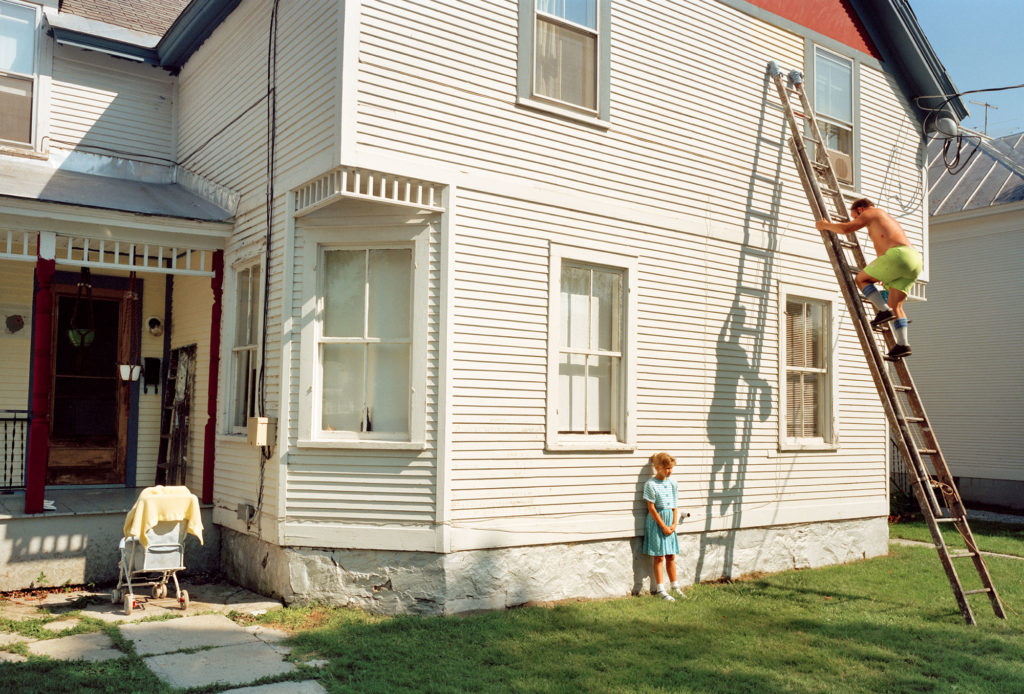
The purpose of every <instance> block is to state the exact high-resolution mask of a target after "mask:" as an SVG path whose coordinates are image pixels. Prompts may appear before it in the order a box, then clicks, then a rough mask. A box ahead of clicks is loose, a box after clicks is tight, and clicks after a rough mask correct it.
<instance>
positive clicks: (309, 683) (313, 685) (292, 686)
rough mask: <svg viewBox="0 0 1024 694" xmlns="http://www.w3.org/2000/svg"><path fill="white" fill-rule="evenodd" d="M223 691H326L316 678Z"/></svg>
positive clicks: (300, 693)
mask: <svg viewBox="0 0 1024 694" xmlns="http://www.w3.org/2000/svg"><path fill="white" fill-rule="evenodd" d="M224 691H225V692H230V694H326V692H327V690H326V689H324V688H323V687H322V686H321V685H320V683H319V682H317V681H316V680H305V681H303V682H277V683H275V684H261V685H260V686H258V687H242V688H241V689H225V690H224Z"/></svg>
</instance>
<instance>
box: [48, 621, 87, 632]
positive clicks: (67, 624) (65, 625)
mask: <svg viewBox="0 0 1024 694" xmlns="http://www.w3.org/2000/svg"><path fill="white" fill-rule="evenodd" d="M81 621H82V620H80V619H58V620H56V621H53V622H47V623H46V624H44V625H43V629H46V630H47V631H52V632H53V633H55V634H59V633H60V632H62V631H66V630H67V629H72V628H74V627H75V626H77V625H78V624H79V623H80V622H81Z"/></svg>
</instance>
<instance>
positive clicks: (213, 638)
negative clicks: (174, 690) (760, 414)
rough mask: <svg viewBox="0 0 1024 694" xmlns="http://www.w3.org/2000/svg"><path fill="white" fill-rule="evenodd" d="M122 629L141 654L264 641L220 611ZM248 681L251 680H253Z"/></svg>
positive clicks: (132, 625)
mask: <svg viewBox="0 0 1024 694" xmlns="http://www.w3.org/2000/svg"><path fill="white" fill-rule="evenodd" d="M121 633H122V634H123V635H124V637H125V638H126V639H128V640H129V641H131V642H132V644H134V646H135V652H136V653H138V654H139V655H156V654H160V653H173V652H174V651H181V650H185V649H191V648H212V647H218V646H238V645H242V644H253V643H262V642H261V641H260V640H259V639H257V638H256V637H255V636H254V635H253V634H250V633H249V632H247V631H246V630H245V629H244V628H243V627H240V626H239V625H237V624H235V623H234V622H232V621H231V620H230V619H228V618H227V617H225V616H224V615H219V614H205V615H197V616H195V617H182V618H181V619H168V620H166V621H160V622H143V623H139V624H126V625H124V626H123V627H121ZM275 657H278V656H275ZM278 658H279V657H278ZM246 681H249V682H251V681H252V680H246ZM175 686H184V685H175Z"/></svg>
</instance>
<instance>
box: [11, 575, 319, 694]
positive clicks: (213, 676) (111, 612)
mask: <svg viewBox="0 0 1024 694" xmlns="http://www.w3.org/2000/svg"><path fill="white" fill-rule="evenodd" d="M188 591H189V593H190V596H191V604H190V606H189V609H188V610H181V609H180V608H179V607H178V606H177V603H176V602H175V601H174V600H173V599H164V600H146V599H144V598H142V597H140V598H139V603H140V606H139V608H138V609H136V610H133V612H132V614H131V615H130V616H129V615H125V614H123V610H122V607H121V605H119V604H118V605H114V604H112V603H111V602H110V600H109V595H110V594H109V593H89V592H74V593H66V594H52V595H47V596H46V598H45V599H44V600H43V601H33V600H9V601H6V602H2V603H0V618H5V619H11V620H13V621H24V620H28V619H38V618H40V617H43V616H46V617H53V616H55V615H56V616H58V619H56V620H54V621H51V622H49V623H48V624H46V625H45V626H44V628H45V629H46V630H48V631H53V632H54V633H57V634H60V633H61V632H64V631H66V630H69V629H73V628H74V627H75V626H76V625H77V624H79V623H81V619H78V618H75V617H69V618H67V619H60V618H59V616H60V614H61V612H71V611H75V610H78V611H80V613H81V614H82V615H85V616H89V617H95V618H98V619H102V620H104V621H107V622H113V623H117V624H118V628H119V630H120V632H121V634H122V636H124V638H125V639H126V640H127V641H128V642H129V643H131V644H132V646H133V648H134V650H135V653H136V654H138V655H139V656H140V657H141V658H142V661H143V662H144V663H145V664H146V666H147V667H149V669H150V670H152V671H153V673H154V674H155V675H156V676H157V677H158V678H160V679H161V680H163V681H164V682H166V683H167V684H168V685H169V686H171V687H175V688H181V689H187V688H193V687H206V686H211V685H214V684H220V685H228V686H234V687H240V688H235V689H228V690H226V691H229V692H233V693H237V694H323V693H324V692H325V691H326V690H325V689H324V688H323V687H322V686H321V685H320V684H319V683H318V682H316V681H315V680H313V679H312V677H313V676H314V675H315V673H314V672H313V671H311V670H310V671H309V673H310V674H309V677H308V678H307V679H302V678H300V679H299V680H288V681H284V682H278V683H274V684H265V685H259V686H251V685H253V683H254V682H257V681H258V680H261V679H263V678H266V677H279V676H286V675H290V674H294V673H296V672H300V668H299V666H298V665H297V664H296V663H294V662H290V661H288V660H286V659H285V656H286V655H288V648H287V646H284V645H283V644H282V641H284V639H285V638H287V636H288V634H286V633H284V632H281V631H277V630H275V629H270V628H268V627H263V626H259V625H253V626H241V625H239V624H236V623H235V622H233V621H232V620H231V619H229V618H228V617H226V616H225V613H227V612H231V611H236V612H239V613H242V614H246V613H248V614H260V613H263V612H266V611H267V610H271V609H275V608H278V607H280V606H281V604H280V603H279V602H276V601H273V600H267V599H266V598H263V597H261V596H259V595H256V594H255V593H252V592H250V591H247V590H244V589H242V588H238V587H237V586H231V585H228V584H207V585H199V586H188ZM83 603H88V604H85V605H84V606H83ZM43 608H45V609H47V610H48V613H47V612H44V611H43ZM153 617H164V619H161V620H159V621H140V620H144V619H151V618H153ZM167 617H172V619H167ZM19 643H21V644H24V649H25V650H27V652H28V653H30V654H32V655H38V656H47V657H50V658H54V659H56V660H85V661H101V660H112V659H116V658H122V657H124V656H125V653H124V652H123V651H121V650H119V649H118V648H117V646H116V645H115V644H114V643H113V642H112V641H111V640H110V638H109V637H108V636H107V635H106V634H102V633H95V632H94V633H88V634H73V635H67V636H58V637H57V638H50V639H34V638H28V637H23V636H21V635H18V634H13V633H9V632H3V631H0V648H9V647H10V646H12V645H13V644H19ZM19 648H20V647H19ZM25 660H26V658H25V657H24V656H22V655H20V654H18V653H12V652H10V651H6V650H0V670H2V668H3V667H4V665H3V664H4V663H19V662H24V661H25ZM322 664H323V662H322V661H316V662H310V663H306V665H308V666H313V667H318V666H320V665H322ZM0 679H2V675H0ZM247 685H249V686H247Z"/></svg>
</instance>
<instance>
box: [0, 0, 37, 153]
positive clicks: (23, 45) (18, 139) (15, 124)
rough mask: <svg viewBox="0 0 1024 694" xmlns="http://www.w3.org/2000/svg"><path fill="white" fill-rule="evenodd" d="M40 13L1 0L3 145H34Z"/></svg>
mask: <svg viewBox="0 0 1024 694" xmlns="http://www.w3.org/2000/svg"><path fill="white" fill-rule="evenodd" d="M37 27H38V12H37V9H36V8H35V7H33V6H31V5H22V4H20V3H13V2H8V1H7V0H0V142H5V143H16V144H21V145H26V144H31V143H32V135H33V133H32V104H33V99H34V95H35V91H36V44H37V34H38V31H37Z"/></svg>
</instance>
